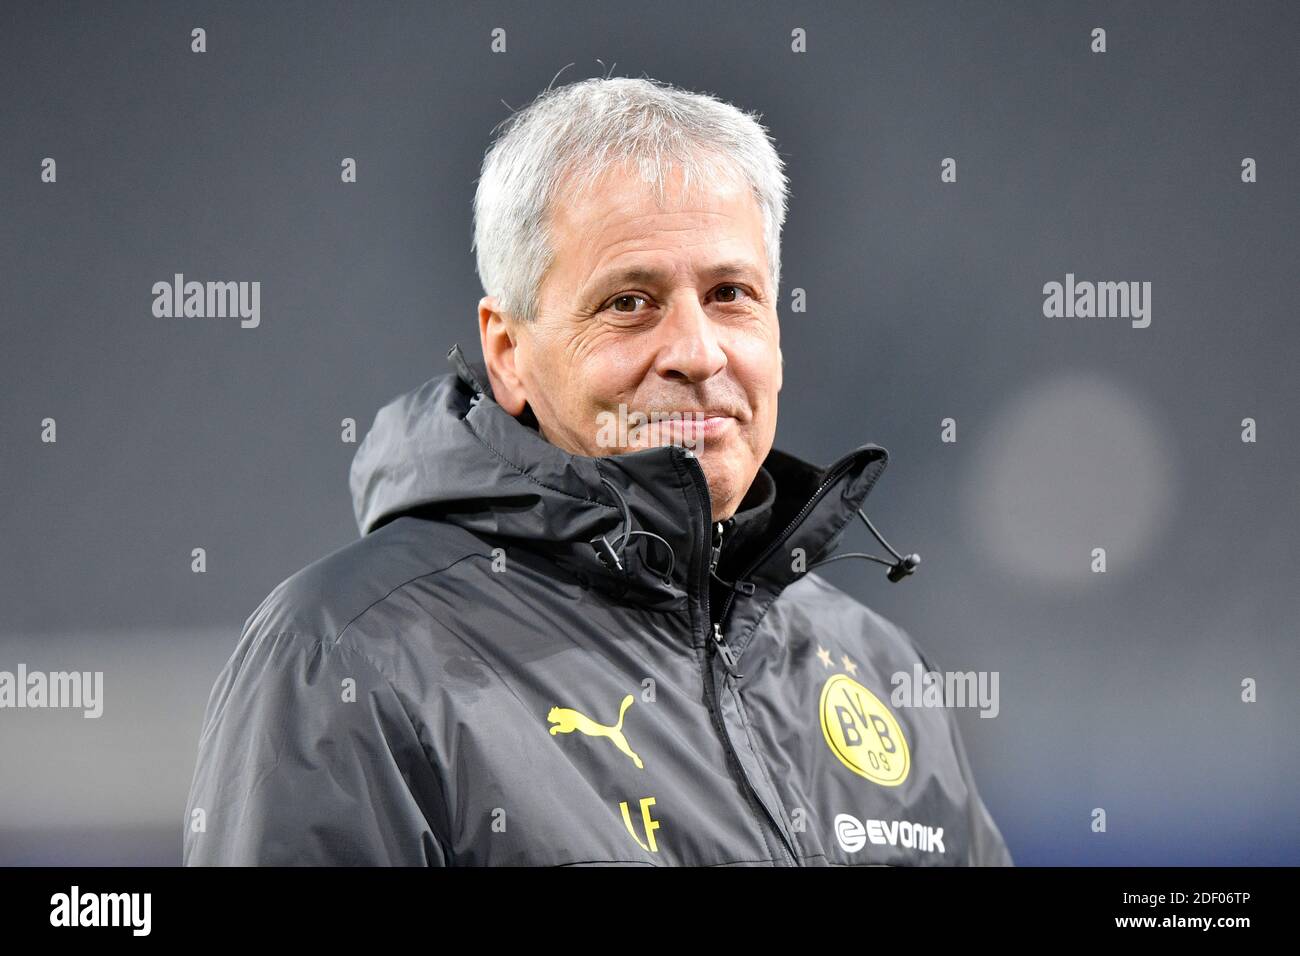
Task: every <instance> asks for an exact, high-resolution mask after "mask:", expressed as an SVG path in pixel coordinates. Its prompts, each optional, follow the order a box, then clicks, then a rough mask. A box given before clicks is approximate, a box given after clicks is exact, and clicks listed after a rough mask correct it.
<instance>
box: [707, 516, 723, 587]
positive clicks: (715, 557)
mask: <svg viewBox="0 0 1300 956" xmlns="http://www.w3.org/2000/svg"><path fill="white" fill-rule="evenodd" d="M721 557H722V522H721V521H719V522H717V523H716V524H714V526H713V552H712V553H711V554H710V555H709V573H710V574H712V573H713V571H714V569H715V568H717V566H718V561H719V559H720V558H721Z"/></svg>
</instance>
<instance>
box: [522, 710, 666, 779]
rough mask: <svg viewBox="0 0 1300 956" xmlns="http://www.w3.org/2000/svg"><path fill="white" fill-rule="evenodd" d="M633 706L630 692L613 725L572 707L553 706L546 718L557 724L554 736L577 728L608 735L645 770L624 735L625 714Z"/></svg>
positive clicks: (638, 767)
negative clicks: (596, 720)
mask: <svg viewBox="0 0 1300 956" xmlns="http://www.w3.org/2000/svg"><path fill="white" fill-rule="evenodd" d="M631 706H632V695H631V694H628V695H627V696H626V697H624V698H623V703H622V704H621V705H620V706H619V708H618V723H616V724H614V725H613V726H607V725H605V724H598V723H596V722H595V721H594V720H592V719H591V718H590V717H588V716H587V715H586V714H580V713H578V712H577V711H576V710H574V709H573V708H571V707H552V708H551V711H550V713H548V714H547V715H546V719H547V720H548V721H550V722H551V723H552V724H554V725H555V726H554V727H552V728H551V735H552V736H554V735H555V734H571V733H573V732H574V731H575V730H580V731H582V732H583V733H584V734H586V735H587V736H588V737H608V738H609V739H610V740H612V741H613V742H614V746H615V747H617V748H618V749H619V750H621V751H623V753H625V754H627V755H628V756H629V757H631V758H632V762H633V763H634V764H636V766H637V769H638V770H644V769H645V765H644V764H643V763H641V758H640V757H638V756H637V755H636V754H634V753H633V752H632V748H631V747H629V746H628V745H627V738H626V737H624V736H623V715H624V714H626V713H627V709H628V708H629V707H631Z"/></svg>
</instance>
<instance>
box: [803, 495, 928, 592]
mask: <svg viewBox="0 0 1300 956" xmlns="http://www.w3.org/2000/svg"><path fill="white" fill-rule="evenodd" d="M858 517H859V518H861V519H862V520H863V521H864V522H866V525H867V530H868V531H870V532H871V533H872V534H873V535H875V538H876V540H877V541H879V542H880V543H881V544H883V545H884V546H885V549H886V550H887V551H888V552H889V553H890V554H892V555H893V556H894V560H893V561H886V560H885V559H884V558H881V557H877V556H876V555H874V554H864V553H863V552H861V551H850V552H848V553H847V554H836V555H833V556H832V557H829V558H823V559H822V560H820V561H815V562H813V563H812V564H810V565H808V570H809V571H811V570H812V569H813V568H815V567H819V566H820V565H823V564H829V563H830V562H831V561H839V560H840V559H842V558H866V559H867V560H868V561H875V562H877V563H878V564H883V565H884V566H885V567H887V568H889V574H888V578H889V580H891V581H893V582H894V583H895V584H897V583H898V582H899V581H901V580H903V578H905V577H907V576H908V575H909V574H913V573H915V572H916V568H917V565H919V564H920V563H921V556H920V555H919V554H909V555H908V556H907V557H903V555H901V554H899V553H898V552H897V551H895V550H894V549H893V548H892V547H891V546H890V544H889V542H888V541H886V540H885V539H884V538H883V537H882V536H881V534H880V532H879V531H877V530H876V526H875V525H873V524H872V523H871V519H870V518H868V517H867V516H866V513H865V512H864V511H863V510H862V509H861V508H859V509H858Z"/></svg>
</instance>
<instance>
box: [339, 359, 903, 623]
mask: <svg viewBox="0 0 1300 956" xmlns="http://www.w3.org/2000/svg"><path fill="white" fill-rule="evenodd" d="M448 360H449V361H450V363H451V365H452V368H453V370H454V371H453V373H452V374H450V375H445V376H440V377H438V378H434V379H430V380H429V381H428V382H426V383H424V385H422V386H420V388H418V389H416V390H414V391H413V392H409V393H407V394H405V395H403V396H399V397H398V398H397V399H395V400H394V401H392V402H390V403H389V404H388V405H386V406H384V408H382V409H381V410H380V411H379V413H378V414H377V415H376V416H375V423H374V425H373V426H372V428H371V430H370V432H369V433H367V435H366V437H365V439H364V440H363V441H362V444H361V446H360V447H359V448H358V449H357V454H356V457H355V458H354V459H353V462H352V469H351V474H350V484H351V488H352V493H353V505H354V509H355V512H356V517H357V523H358V527H359V528H360V530H361V533H362V534H366V533H368V532H370V531H372V530H374V529H375V528H377V527H379V526H380V525H382V524H383V523H385V522H386V521H389V520H392V519H393V518H395V517H397V516H398V515H399V514H403V513H407V512H414V511H420V512H424V513H426V514H428V515H429V516H436V517H438V518H440V519H441V520H445V521H449V522H451V523H453V524H456V525H459V526H461V527H465V528H467V529H469V530H472V531H475V532H478V533H480V534H483V535H486V536H494V537H499V538H501V539H503V540H505V541H506V542H507V543H514V544H517V545H518V546H522V547H524V548H528V549H530V550H536V551H542V552H545V553H546V554H547V555H548V556H549V557H550V558H551V559H552V560H554V561H555V563H557V564H558V565H560V566H561V567H563V568H565V569H566V570H567V571H568V572H569V573H571V574H572V575H573V576H574V577H575V578H576V579H577V580H578V581H580V582H581V583H583V584H585V585H588V586H591V587H594V588H597V589H599V590H601V591H603V592H607V593H610V594H613V595H615V596H617V597H619V598H621V599H623V600H626V601H628V602H631V603H635V604H639V605H643V606H646V607H649V608H654V609H662V610H668V609H673V608H681V607H684V606H685V605H686V604H687V603H688V602H694V603H699V602H703V601H705V600H707V596H708V592H709V587H708V582H709V557H710V546H711V544H712V521H711V515H710V503H709V496H708V485H707V483H706V481H705V479H704V472H703V469H702V468H701V467H700V464H699V462H698V461H697V460H696V459H695V458H694V457H693V456H692V455H691V453H690V452H689V451H687V450H686V449H684V448H681V447H679V446H676V445H667V446H662V447H656V448H649V449H644V450H641V451H636V452H629V453H626V454H621V455H609V456H603V457H586V456H582V455H573V454H570V453H568V452H566V451H564V450H562V449H560V448H559V447H558V446H556V445H552V444H551V443H550V442H548V441H546V439H544V438H543V437H542V436H541V435H540V433H538V432H537V431H536V430H535V429H533V428H531V427H529V426H528V425H527V424H525V423H524V422H521V421H520V420H518V419H516V418H515V417H513V416H511V415H510V414H509V413H507V412H506V411H505V409H503V408H502V407H501V406H500V405H499V404H497V402H496V401H495V400H494V399H493V398H492V394H491V387H490V383H489V380H488V377H487V373H486V370H485V369H484V367H483V366H482V364H481V363H471V362H469V361H468V360H467V359H466V358H465V356H464V354H463V353H462V352H461V350H460V347H459V346H454V347H453V348H452V349H451V351H450V352H449V353H448ZM887 461H888V453H887V452H886V451H885V449H883V448H881V447H879V446H878V445H874V444H865V445H862V446H861V447H859V448H857V449H854V450H853V451H852V452H850V453H848V454H847V455H845V456H844V457H843V458H841V459H840V460H839V461H837V462H836V463H835V464H834V465H832V466H830V467H829V468H825V469H822V468H817V467H815V466H813V465H811V464H808V463H807V462H804V461H801V460H800V459H798V458H795V457H794V456H791V455H788V454H786V453H784V452H781V451H779V450H776V449H773V450H772V451H771V452H770V454H769V455H768V458H767V459H766V460H765V462H764V468H766V469H767V470H768V472H769V473H770V475H771V477H772V479H773V480H774V483H775V489H776V497H775V499H774V501H773V502H772V504H771V516H770V519H769V521H770V527H769V529H768V534H766V535H765V536H764V537H765V539H767V540H768V544H767V546H766V547H765V548H764V550H763V551H762V552H761V553H759V554H756V555H755V556H754V558H755V560H754V561H752V562H750V566H749V567H747V568H745V569H742V570H741V571H740V572H739V573H740V575H741V578H742V579H743V580H747V581H749V582H752V583H753V585H754V590H755V593H756V595H757V596H758V597H760V598H762V597H764V596H775V595H776V594H777V593H779V592H780V590H782V589H783V588H784V587H785V586H786V585H788V584H789V583H790V582H791V581H793V580H794V579H795V578H797V577H799V576H800V575H801V574H802V567H806V566H807V565H808V564H811V563H812V562H813V561H815V560H817V559H818V558H819V557H821V556H823V555H826V554H829V553H830V551H831V550H832V549H833V548H834V546H835V544H836V542H837V541H838V538H839V536H840V535H841V534H842V532H843V530H844V527H845V525H846V524H847V523H848V522H849V520H850V519H851V518H852V517H853V516H854V514H855V513H856V511H857V509H858V508H859V507H860V506H861V503H862V501H863V499H865V497H866V495H867V494H868V492H869V491H870V490H871V487H872V485H874V484H875V482H876V480H877V479H878V478H879V477H880V474H881V472H883V471H884V468H885V466H886V464H887ZM607 482H608V484H607ZM611 485H612V488H611V487H610V486H611ZM620 499H621V500H620ZM623 502H626V505H627V510H628V514H629V515H630V517H631V529H630V530H635V531H643V532H649V533H652V534H654V535H657V536H659V537H660V538H662V539H663V541H664V542H665V543H666V547H667V548H668V549H671V551H672V556H671V558H670V557H669V555H668V554H667V553H666V550H665V545H664V544H661V543H659V542H657V541H655V540H654V539H652V538H650V537H644V536H637V537H632V538H630V539H629V540H628V542H627V545H626V547H625V548H624V549H623V551H622V561H621V564H622V567H621V568H614V567H608V566H606V564H605V563H602V561H601V559H600V558H599V557H598V556H597V552H596V549H595V548H593V546H592V544H591V541H592V540H593V539H597V540H599V538H600V537H602V536H604V537H605V538H606V539H607V540H610V541H615V542H617V541H618V540H620V539H621V537H622V534H623V532H624V531H625V530H628V529H625V527H624V522H623V514H624V512H623ZM795 549H802V553H803V555H804V556H805V558H806V563H805V564H804V565H802V566H801V565H800V564H799V562H798V561H797V557H798V552H796V550H795ZM670 566H671V570H670Z"/></svg>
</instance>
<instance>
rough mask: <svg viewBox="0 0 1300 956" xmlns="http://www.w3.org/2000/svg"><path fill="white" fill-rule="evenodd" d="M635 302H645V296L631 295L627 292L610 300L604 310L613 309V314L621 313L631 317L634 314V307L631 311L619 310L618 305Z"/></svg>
mask: <svg viewBox="0 0 1300 956" xmlns="http://www.w3.org/2000/svg"><path fill="white" fill-rule="evenodd" d="M637 301H640V302H645V301H646V298H645V296H640V295H633V294H631V293H630V292H629V293H627V294H625V295H620V296H615V297H614V298H613V299H611V300H610V302H609V305H608V306H606V308H609V309H613V310H614V311H615V312H623V313H626V314H629V315H632V314H635V313H636V308H635V307H633V308H631V309H624V308H619V303H620V302H622V303H628V302H637Z"/></svg>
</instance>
